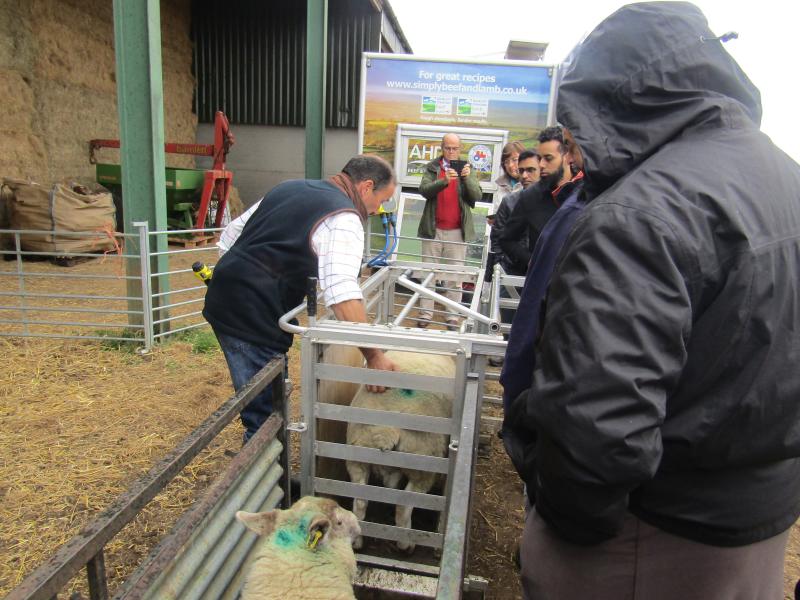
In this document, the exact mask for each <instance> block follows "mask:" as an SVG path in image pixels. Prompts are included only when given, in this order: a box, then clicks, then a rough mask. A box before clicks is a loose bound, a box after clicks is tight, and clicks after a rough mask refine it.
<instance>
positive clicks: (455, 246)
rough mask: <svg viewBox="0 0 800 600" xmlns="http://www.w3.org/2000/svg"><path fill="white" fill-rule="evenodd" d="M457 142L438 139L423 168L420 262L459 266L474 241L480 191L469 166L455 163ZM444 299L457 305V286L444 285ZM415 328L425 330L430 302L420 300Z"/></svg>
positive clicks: (453, 323) (454, 324)
mask: <svg viewBox="0 0 800 600" xmlns="http://www.w3.org/2000/svg"><path fill="white" fill-rule="evenodd" d="M460 155H461V139H460V138H459V137H458V136H457V135H456V134H454V133H448V134H446V135H445V136H444V137H443V138H442V156H441V157H439V158H437V159H435V160H432V161H431V162H429V163H428V164H427V165H426V166H425V173H424V174H423V175H422V181H421V182H420V184H419V193H420V194H422V196H424V198H425V208H424V209H423V210H422V218H421V219H420V222H419V230H418V231H417V235H418V236H419V237H420V238H422V240H423V241H422V260H423V262H442V263H445V264H452V265H463V264H464V259H465V258H466V255H467V247H466V246H465V245H464V242H466V241H471V240H472V239H473V238H474V237H475V229H474V227H473V225H472V211H471V209H472V208H474V207H475V202H477V201H478V200H480V198H481V187H480V184H479V183H478V179H477V177H476V176H475V173H473V172H472V169H471V168H470V166H469V163H468V162H466V161H463V160H459V156H460ZM444 286H445V288H446V291H445V296H446V297H447V298H449V299H450V300H453V301H454V302H461V282H460V281H445V283H444ZM419 316H420V320H419V321H418V322H417V326H419V327H427V326H428V324H429V322H430V319H431V317H432V316H433V300H431V299H428V298H423V299H422V300H420V313H419ZM447 326H448V328H449V329H457V328H458V321H457V320H456V319H455V318H454V317H450V316H449V317H448V319H447Z"/></svg>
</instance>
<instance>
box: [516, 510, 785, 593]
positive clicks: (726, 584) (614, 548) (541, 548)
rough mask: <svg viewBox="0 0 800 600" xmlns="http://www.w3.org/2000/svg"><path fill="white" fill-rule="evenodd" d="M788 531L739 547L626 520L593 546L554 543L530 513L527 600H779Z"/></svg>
mask: <svg viewBox="0 0 800 600" xmlns="http://www.w3.org/2000/svg"><path fill="white" fill-rule="evenodd" d="M788 538H789V531H788V530H787V531H785V532H783V533H781V534H779V535H777V536H775V537H772V538H769V539H767V540H764V541H761V542H757V543H755V544H751V545H749V546H740V547H736V548H721V547H717V546H709V545H706V544H700V543H698V542H693V541H691V540H687V539H684V538H680V537H677V536H674V535H671V534H669V533H665V532H664V531H661V530H660V529H656V528H655V527H652V526H651V525H648V524H647V523H645V522H643V521H641V520H639V519H637V518H636V517H634V516H633V515H630V514H629V515H628V517H627V518H626V520H625V524H624V528H623V531H622V533H621V534H620V535H619V536H617V537H616V538H614V539H613V540H609V541H607V542H603V543H602V544H598V545H596V546H576V545H574V544H570V543H568V542H565V541H564V540H562V539H561V538H559V537H557V536H556V535H555V534H554V533H553V530H552V529H551V528H550V526H548V525H547V524H546V523H545V522H544V520H543V519H542V518H541V517H540V516H539V514H538V513H537V512H536V510H532V511H530V513H529V514H528V518H527V520H526V521H525V530H524V532H523V534H522V544H521V557H520V558H521V562H522V591H523V597H524V598H526V599H527V600H573V599H575V600H578V599H586V598H591V599H592V600H782V599H783V597H784V596H783V561H784V553H785V551H786V542H787V540H788Z"/></svg>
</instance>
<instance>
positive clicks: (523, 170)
mask: <svg viewBox="0 0 800 600" xmlns="http://www.w3.org/2000/svg"><path fill="white" fill-rule="evenodd" d="M538 170H539V168H538V167H520V168H519V172H520V173H530V174H531V175H533V174H534V173H536V171H538Z"/></svg>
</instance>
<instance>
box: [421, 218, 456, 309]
mask: <svg viewBox="0 0 800 600" xmlns="http://www.w3.org/2000/svg"><path fill="white" fill-rule="evenodd" d="M463 241H464V236H463V235H462V234H461V230H460V229H438V228H437V229H436V237H434V239H432V240H422V262H438V263H441V264H443V265H459V266H463V264H464V260H465V259H466V257H467V247H466V246H465V245H464V244H463V243H461V244H446V243H443V242H463ZM444 286H445V287H446V288H448V289H447V291H446V292H445V293H444V296H445V297H446V298H448V299H449V300H452V301H453V302H461V279H460V278H457V279H454V280H447V281H444ZM419 317H420V318H421V319H431V318H432V317H433V300H432V299H430V298H421V299H420V301H419ZM447 320H448V321H455V320H457V319H456V317H454V316H451V315H448V316H447Z"/></svg>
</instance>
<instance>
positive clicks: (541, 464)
mask: <svg viewBox="0 0 800 600" xmlns="http://www.w3.org/2000/svg"><path fill="white" fill-rule="evenodd" d="M712 38H714V34H713V33H712V32H711V31H710V30H709V29H708V27H707V25H706V21H705V18H704V17H703V16H702V13H700V11H699V10H698V9H697V8H696V7H694V6H693V5H691V4H688V3H677V2H676V3H672V2H663V3H644V4H633V5H629V6H626V7H624V8H622V9H620V10H619V11H617V12H616V13H615V14H614V15H612V16H611V17H609V18H608V19H606V20H605V21H604V22H603V23H601V24H600V25H599V26H598V27H597V29H596V30H595V31H594V32H592V33H591V34H590V35H589V36H588V37H587V39H586V40H585V41H584V42H583V44H582V46H581V47H579V48H578V49H577V51H576V52H575V53H573V55H572V57H571V58H570V59H569V64H568V66H567V68H566V71H565V73H564V77H563V81H562V84H561V86H560V89H559V98H558V120H559V122H561V123H563V124H564V125H565V126H566V127H568V128H569V129H570V130H571V131H572V133H573V135H574V136H575V139H576V141H577V142H578V144H579V145H580V147H581V149H582V151H583V154H584V157H585V163H586V164H585V171H586V177H587V182H586V184H585V187H584V189H585V190H586V191H587V194H588V196H589V200H590V203H589V205H588V207H587V208H586V209H585V210H584V212H583V214H582V216H581V217H580V218H579V219H578V221H577V223H576V226H575V229H574V230H573V232H572V234H571V236H570V237H569V238H568V240H567V243H566V245H565V248H564V250H563V252H562V253H561V256H560V259H559V261H560V262H559V264H558V265H557V266H556V271H555V274H554V276H553V279H552V280H551V285H550V289H549V293H548V298H547V308H546V313H545V316H544V323H543V330H542V338H541V341H540V344H539V346H538V348H537V352H536V367H535V370H534V375H533V383H532V388H531V392H530V394H529V395H528V396H527V397H526V398H523V401H526V403H527V404H526V406H525V410H524V411H523V418H522V420H523V421H524V423H525V425H524V427H528V428H532V429H533V430H535V431H536V433H537V434H538V439H539V441H538V444H537V448H536V453H537V456H536V466H537V470H538V482H539V484H538V489H537V492H536V502H537V510H538V511H539V513H540V514H541V515H542V516H543V518H544V519H546V520H547V522H548V523H550V524H551V525H552V526H553V527H554V528H555V529H556V531H557V532H558V533H560V534H561V535H562V536H563V537H565V538H568V539H571V540H573V541H576V542H583V543H593V542H598V541H601V540H603V539H607V538H609V537H612V536H614V535H615V533H616V532H618V531H619V528H620V525H621V523H622V520H623V518H624V515H625V513H626V511H631V512H632V513H634V514H635V515H637V516H638V517H640V518H641V519H643V520H644V521H646V522H648V523H651V524H653V525H654V526H656V527H659V528H661V529H663V530H666V531H668V532H671V533H674V534H676V535H680V536H683V537H686V538H690V539H694V540H698V541H700V542H704V543H709V544H714V545H722V546H738V545H745V544H750V543H753V542H756V541H759V540H763V539H766V538H769V537H771V536H774V535H776V534H778V533H780V532H782V531H784V530H786V529H787V528H788V527H790V526H791V524H792V523H794V521H795V520H796V519H797V517H798V514H800V460H798V456H800V167H799V166H798V165H797V164H796V163H795V162H793V161H792V160H791V159H790V158H788V157H787V156H786V155H785V154H784V153H783V152H781V151H780V150H779V149H778V148H776V147H775V146H774V145H773V144H772V142H771V141H770V140H769V138H767V137H766V136H765V135H763V134H762V133H760V132H759V129H758V126H759V122H760V117H761V107H760V97H759V93H758V90H757V89H756V88H755V87H754V86H753V85H752V83H751V82H750V81H749V80H748V79H747V77H746V75H745V74H744V73H743V72H742V71H741V69H740V68H739V66H738V65H737V64H736V63H735V61H734V60H733V59H732V58H731V57H730V56H729V55H728V54H727V52H726V51H725V50H724V49H723V47H722V44H721V43H720V42H719V41H717V40H715V39H712Z"/></svg>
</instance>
